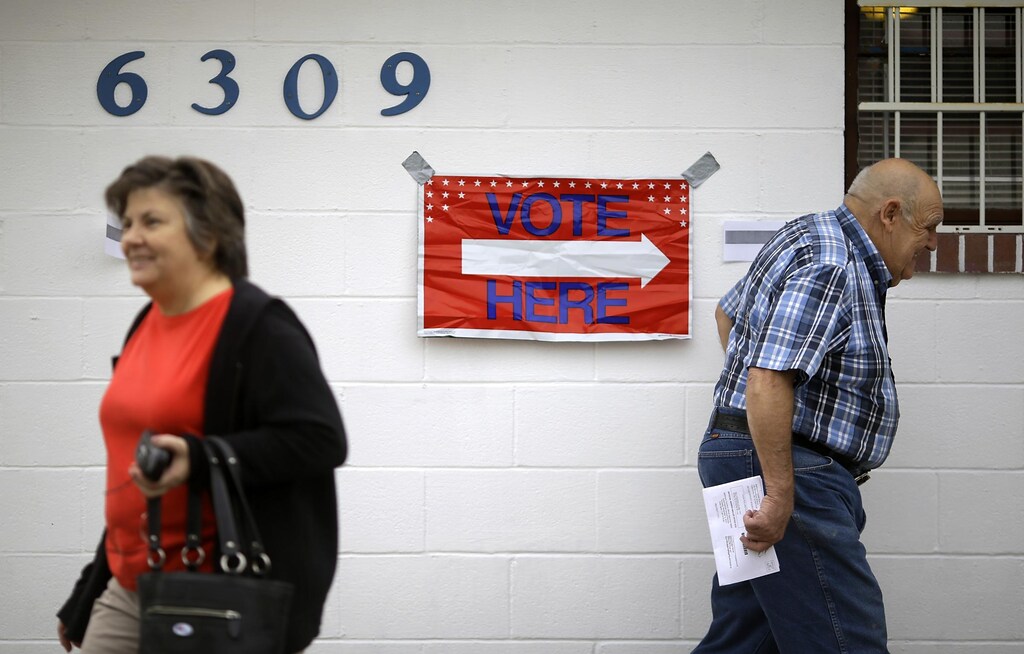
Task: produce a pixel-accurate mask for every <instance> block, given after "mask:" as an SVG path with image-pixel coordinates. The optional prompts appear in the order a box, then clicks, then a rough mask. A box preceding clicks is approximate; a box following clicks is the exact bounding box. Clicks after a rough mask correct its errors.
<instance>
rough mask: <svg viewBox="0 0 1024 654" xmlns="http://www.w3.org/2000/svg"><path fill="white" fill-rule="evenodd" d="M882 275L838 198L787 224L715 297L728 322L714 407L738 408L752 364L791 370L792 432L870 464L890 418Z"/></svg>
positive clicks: (882, 449) (891, 386)
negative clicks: (794, 382) (834, 206)
mask: <svg viewBox="0 0 1024 654" xmlns="http://www.w3.org/2000/svg"><path fill="white" fill-rule="evenodd" d="M891 279H892V276H891V274H890V273H889V270H888V269H887V268H886V267H885V263H884V262H883V261H882V256H881V254H879V252H878V249H877V248H875V246H874V244H873V243H872V242H871V240H870V239H869V238H868V236H867V234H866V233H865V232H864V229H863V228H862V227H861V226H860V223H858V222H857V219H856V218H854V217H853V215H852V214H851V213H850V211H849V209H847V208H846V206H845V205H841V206H840V207H839V208H838V209H836V210H835V211H826V212H823V213H819V214H811V215H807V216H803V217H801V218H797V219H796V220H793V221H791V222H789V223H787V224H786V225H785V226H784V227H783V228H782V229H780V230H779V232H778V233H777V234H776V235H775V236H774V237H773V238H772V240H771V241H769V242H768V243H767V244H766V245H765V246H764V247H763V248H762V249H761V252H760V253H759V254H758V255H757V257H756V258H755V259H754V261H753V263H752V264H751V266H750V269H749V270H748V271H747V274H746V275H744V276H743V278H741V279H740V281H739V282H737V284H736V285H735V286H734V287H733V288H732V289H731V290H730V291H729V292H728V293H727V294H726V295H725V297H723V298H722V300H721V302H720V303H719V304H720V306H721V307H722V309H723V311H725V313H726V315H728V316H729V317H730V318H731V319H732V320H733V322H734V325H733V330H732V332H731V334H730V335H729V345H728V348H727V349H726V360H725V368H724V369H723V371H722V375H721V377H720V378H719V381H718V385H717V386H716V387H715V406H719V407H732V408H735V409H744V410H745V409H746V403H747V401H746V386H747V369H748V368H750V367H752V366H753V367H757V368H767V369H769V370H779V371H786V370H796V371H797V385H796V388H795V406H794V415H793V431H794V432H796V433H799V434H802V435H803V436H805V437H807V438H808V439H810V440H812V441H816V442H820V443H824V444H825V445H827V446H828V447H829V448H830V449H832V450H834V451H836V452H838V453H840V454H842V455H844V456H846V457H847V458H849V459H851V460H853V461H856V462H858V463H861V464H863V465H865V466H867V467H869V468H875V467H877V466H879V465H880V464H881V463H882V462H883V461H884V460H885V458H886V456H888V454H889V449H890V447H891V446H892V440H893V437H894V436H895V433H896V425H897V423H898V421H899V403H898V400H897V397H896V385H895V382H894V381H893V377H892V370H891V367H890V362H889V352H888V348H887V345H886V331H885V315H884V306H885V291H886V289H887V288H888V285H889V281H890V280H891Z"/></svg>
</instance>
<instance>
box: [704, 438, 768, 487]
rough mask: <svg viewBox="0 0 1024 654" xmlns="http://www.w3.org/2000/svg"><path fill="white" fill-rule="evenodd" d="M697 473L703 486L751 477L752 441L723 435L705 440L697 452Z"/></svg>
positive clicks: (752, 474)
mask: <svg viewBox="0 0 1024 654" xmlns="http://www.w3.org/2000/svg"><path fill="white" fill-rule="evenodd" d="M697 474H698V475H699V476H700V483H701V484H703V485H704V487H705V488H707V487H709V486H717V485H719V484H725V483H728V482H730V481H736V480H737V479H746V478H747V477H753V476H754V445H753V443H752V442H751V441H750V440H749V439H733V438H725V437H722V438H712V439H707V440H705V441H704V442H703V443H701V446H700V452H699V453H698V454H697Z"/></svg>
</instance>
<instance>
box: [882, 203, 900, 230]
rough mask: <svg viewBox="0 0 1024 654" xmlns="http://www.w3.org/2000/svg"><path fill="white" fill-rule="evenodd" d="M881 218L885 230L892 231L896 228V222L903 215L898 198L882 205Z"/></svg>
mask: <svg viewBox="0 0 1024 654" xmlns="http://www.w3.org/2000/svg"><path fill="white" fill-rule="evenodd" d="M878 215H879V218H881V220H882V225H883V226H885V228H886V229H887V230H888V229H892V228H893V227H895V226H896V221H897V220H900V219H901V217H902V215H903V208H902V207H901V206H900V201H899V199H898V198H889V199H888V200H886V201H885V202H883V203H882V206H881V208H880V209H879V210H878Z"/></svg>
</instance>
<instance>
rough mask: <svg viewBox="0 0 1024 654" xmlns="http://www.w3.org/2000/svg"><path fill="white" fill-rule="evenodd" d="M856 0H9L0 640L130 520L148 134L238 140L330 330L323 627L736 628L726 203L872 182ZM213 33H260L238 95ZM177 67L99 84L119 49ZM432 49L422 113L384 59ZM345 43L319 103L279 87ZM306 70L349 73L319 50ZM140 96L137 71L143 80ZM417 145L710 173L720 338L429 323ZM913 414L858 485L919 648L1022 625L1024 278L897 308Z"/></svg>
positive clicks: (445, 166) (906, 641)
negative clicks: (333, 478) (854, 136)
mask: <svg viewBox="0 0 1024 654" xmlns="http://www.w3.org/2000/svg"><path fill="white" fill-rule="evenodd" d="M843 22H844V15H843V9H842V3H839V2H829V3H826V2H821V1H820V0H772V1H769V0H722V1H720V2H703V3H696V2H692V3H679V2H676V1H674V0H651V1H650V2H643V3H623V2H613V1H612V0H592V1H588V2H583V1H581V0H556V1H554V2H552V1H551V0H520V1H518V2H514V3H513V2H502V3H480V2H475V1H474V0H445V1H444V2H440V3H433V4H430V3H416V2H412V1H411V0H385V1H382V2H374V3H372V5H370V4H368V3H362V2H357V1H356V0H299V1H297V2H290V3H281V2H277V1H276V0H221V1H218V2H216V3H209V2H200V1H198V0H188V1H183V2H173V3H167V2H163V3H161V2H156V1H155V0H144V1H141V2H140V1H138V0H133V1H129V0H111V1H105V2H74V1H73V0H53V1H51V2H34V1H32V0H5V1H4V2H3V3H2V5H0V494H2V496H3V498H4V500H3V503H2V507H3V509H2V514H0V519H2V524H3V525H4V529H3V530H2V533H0V587H2V588H4V590H5V592H4V593H3V596H2V598H0V654H8V653H11V654H15V653H17V654H23V653H27V654H35V653H36V652H44V651H45V652H50V651H54V649H55V648H56V644H55V643H54V642H53V641H54V626H55V625H54V623H55V620H54V612H55V611H56V609H57V607H58V606H59V605H60V604H61V603H62V602H63V600H64V598H65V596H66V594H67V592H68V591H69V589H70V587H71V584H72V583H73V581H74V579H75V577H76V575H77V571H78V570H79V568H80V567H81V565H82V564H84V562H85V561H86V560H87V559H88V557H89V555H90V554H91V552H92V550H93V549H94V547H95V544H96V541H97V539H98V536H99V533H100V530H101V529H102V521H103V492H104V486H105V476H104V471H103V463H104V458H105V456H104V451H103V446H102V442H101V435H100V431H99V427H98V424H97V417H96V416H97V409H98V402H99V398H100V397H101V395H102V393H103V391H104V388H105V385H106V381H107V380H108V379H109V376H110V356H111V355H112V354H114V353H116V352H117V350H118V349H119V347H120V343H121V340H122V338H123V334H124V331H125V329H126V328H127V326H128V324H129V322H130V320H131V318H132V317H133V316H134V314H135V313H136V311H137V310H138V308H139V307H140V306H141V305H142V303H143V300H144V297H143V296H142V294H141V293H140V292H139V291H138V290H137V289H135V288H133V287H132V286H131V285H130V284H129V283H128V280H127V276H126V275H125V274H124V267H123V263H122V262H120V261H118V260H116V259H113V258H110V257H107V256H105V255H104V254H103V252H102V243H103V233H104V225H105V219H104V216H105V213H106V210H105V208H104V206H103V204H102V191H103V188H104V187H105V186H106V184H107V183H109V182H110V181H111V180H112V179H113V178H114V177H115V176H116V175H117V173H118V172H119V171H120V170H121V168H123V167H124V166H125V165H126V164H127V163H129V162H131V161H134V160H135V159H137V158H139V157H141V156H143V155H145V154H150V153H164V154H181V153H194V154H199V155H201V156H205V157H207V158H210V159H211V160H213V161H215V162H217V163H218V164H220V165H222V166H223V167H224V168H225V169H226V170H227V171H228V172H229V173H230V174H231V175H232V177H233V178H234V179H235V181H236V183H237V185H238V187H239V190H240V192H241V194H242V196H243V199H244V200H245V202H246V205H247V208H248V217H249V229H248V241H249V252H250V267H251V271H252V277H253V279H254V280H255V281H256V282H257V283H260V284H262V285H263V286H264V287H266V288H267V289H268V290H270V291H271V292H274V293H276V294H280V295H282V296H284V297H286V298H287V299H288V300H289V302H290V303H291V305H292V306H293V307H294V308H295V310H296V311H297V312H298V313H299V315H300V316H301V318H302V319H303V320H304V321H305V322H306V324H307V325H308V326H309V328H310V330H311V332H312V333H313V336H314V338H315V339H316V341H317V345H318V348H319V351H320V355H321V360H322V362H323V366H324V370H325V371H326V373H327V376H328V378H329V380H330V382H331V383H332V386H333V388H334V389H335V392H336V394H337V396H338V398H339V402H340V404H341V406H342V410H343V413H344V416H345V420H346V425H347V427H348V430H349V433H350V439H351V457H350V460H349V465H348V466H347V467H345V468H343V469H341V470H339V471H338V473H337V478H338V483H339V496H340V504H339V514H340V519H341V524H342V527H341V544H340V551H339V569H338V576H337V579H336V583H335V586H334V588H333V589H332V592H331V595H330V597H329V599H328V605H327V610H326V612H325V616H324V623H323V628H322V633H321V638H320V639H319V640H318V642H317V643H316V644H314V645H313V646H312V647H311V648H310V650H309V651H310V652H312V653H313V654H328V653H333V654H668V653H669V652H673V653H675V652H682V651H688V650H689V649H690V647H692V646H693V645H694V644H695V643H696V642H697V641H698V640H699V639H700V637H701V636H702V634H703V633H704V630H705V629H706V627H707V624H708V621H709V620H710V608H709V606H708V589H709V584H710V579H711V575H712V573H713V568H714V564H713V560H712V558H711V556H710V554H709V552H708V549H709V540H708V536H707V533H706V525H704V524H703V516H702V505H701V499H700V490H699V489H700V483H699V480H698V479H697V474H696V470H695V462H696V451H697V446H698V444H699V442H700V439H701V436H702V434H703V431H704V428H705V425H706V422H707V414H708V407H709V405H710V400H711V393H712V388H713V385H714V382H715V380H716V378H717V375H718V368H719V365H720V363H721V352H720V349H719V347H718V343H717V335H716V333H715V325H714V318H713V311H714V306H715V302H716V300H717V298H718V297H719V296H720V295H721V294H722V293H724V292H725V291H726V290H727V289H728V288H729V287H730V286H731V285H732V283H733V282H734V281H735V280H736V279H737V278H738V277H739V275H741V274H742V272H743V271H744V269H745V265H744V264H738V263H728V264H727V263H722V262H721V261H720V259H721V248H722V236H721V230H720V227H719V225H720V223H721V221H723V220H726V219H758V218H766V219H787V218H792V217H793V216H795V215H798V214H800V213H805V212H810V211H817V210H821V209H828V208H832V207H834V206H836V205H837V204H838V203H839V200H840V198H841V194H842V190H843V93H844V89H843V66H844V57H843V40H844V32H843ZM214 48H226V49H228V50H230V51H231V52H232V53H233V54H234V55H235V56H236V58H237V60H238V66H237V67H236V69H235V71H234V72H233V73H232V77H233V78H234V79H235V80H236V81H238V83H239V86H240V89H241V93H240V98H239V103H238V104H237V106H236V107H234V108H233V109H232V110H231V111H230V112H228V113H227V114H224V115H222V116H219V117H208V116H202V115H200V114H198V113H197V112H194V111H192V110H191V109H190V105H191V103H192V102H198V103H200V104H205V105H207V106H211V105H215V104H217V103H218V102H219V101H220V98H221V92H220V90H219V89H217V88H216V87H214V86H212V85H210V84H208V83H207V82H206V80H208V79H209V78H210V77H212V76H213V75H214V74H216V73H217V71H218V64H217V63H216V62H206V63H201V62H200V61H199V58H200V57H201V56H202V55H203V54H204V53H206V52H207V51H209V50H211V49H214ZM137 49H138V50H144V51H145V52H146V57H145V58H144V59H141V60H138V61H136V62H133V63H132V64H131V65H130V66H129V67H128V69H129V70H132V71H134V72H138V73H140V74H141V75H143V77H144V78H145V79H146V82H147V84H148V85H149V99H148V101H147V103H146V106H145V107H144V109H143V110H142V111H140V112H139V113H137V114H135V115H134V116H131V117H129V118H115V117H113V116H110V115H108V114H107V113H106V112H104V111H103V110H102V109H101V108H100V106H99V105H98V103H97V101H96V95H95V85H96V78H97V76H98V74H99V71H100V70H101V69H102V68H103V67H104V66H105V65H106V64H107V63H108V62H109V61H110V60H111V59H113V58H114V57H116V56H118V55H120V54H122V53H125V52H128V51H131V50H137ZM403 50H408V51H413V52H417V53H418V54H420V55H421V56H423V57H424V59H425V60H426V61H427V62H428V64H429V66H430V68H431V72H432V86H431V88H430V92H429V94H428V97H427V99H426V100H425V101H424V102H423V103H422V104H421V105H420V106H419V107H417V108H416V109H414V110H413V111H411V112H409V113H406V114H403V115H402V116H399V117H394V118H384V117H382V116H381V115H380V110H381V108H384V107H388V106H391V105H393V104H396V102H397V100H396V99H395V98H394V97H393V96H391V95H389V94H388V93H386V92H385V91H384V90H383V88H382V87H381V85H380V83H379V80H378V75H379V71H380V67H381V65H382V64H383V62H384V60H385V59H386V58H387V57H388V56H390V55H391V54H394V53H395V52H400V51H403ZM311 52H316V53H320V54H323V55H325V56H327V57H328V58H330V60H331V61H332V62H333V64H334V66H335V69H336V70H337V73H338V76H339V80H340V87H339V93H338V97H337V99H336V100H335V103H334V105H333V106H332V107H331V109H330V110H328V111H327V112H326V113H325V114H324V115H322V116H321V117H320V118H318V119H317V120H315V121H311V122H307V121H302V120H299V119H297V118H295V117H293V116H292V115H291V114H289V113H288V111H287V110H286V108H285V106H284V103H283V101H282V98H281V86H282V82H283V79H284V76H285V74H286V73H287V71H288V69H289V68H290V67H291V66H292V65H293V64H294V63H295V62H296V61H297V60H298V59H299V58H301V57H303V56H305V55H306V54H308V53H311ZM300 79H301V85H300V86H301V88H300V96H301V100H302V102H303V106H305V107H307V108H309V107H314V106H317V105H318V104H319V102H320V97H321V92H320V91H319V86H318V84H319V80H318V77H317V73H316V71H315V66H307V67H306V68H303V73H302V75H301V76H300ZM118 97H119V98H123V97H124V92H123V91H121V94H120V95H119V96H118ZM413 150H418V151H420V152H421V153H422V154H423V155H424V156H425V157H426V159H427V160H428V161H430V162H431V163H432V164H433V165H434V166H435V167H436V168H438V169H439V170H441V171H450V172H466V173H476V172H479V173H491V172H495V173H509V174H530V173H535V174H582V175H594V176H598V175H608V176H630V175H678V174H679V173H680V172H682V171H683V170H684V169H685V168H686V167H687V166H688V165H689V164H690V163H691V162H692V161H693V160H695V159H696V158H697V157H698V156H700V155H701V154H702V153H704V152H705V151H708V150H710V151H712V152H713V153H714V154H715V155H716V157H717V158H718V160H719V161H720V162H721V164H722V170H721V171H720V172H719V173H718V174H716V175H715V176H714V177H713V178H711V180H710V181H709V182H708V183H707V184H705V185H704V186H702V187H701V188H700V189H698V190H697V191H696V192H695V194H694V197H693V214H694V216H693V221H694V232H693V240H692V245H693V279H692V285H693V303H692V322H693V338H692V339H691V340H689V341H685V342H649V343H634V344H627V343H600V344H550V343H528V342H507V341H504V342H494V341H472V340H463V339H434V340H429V341H425V340H422V339H418V338H417V337H416V336H415V326H416V280H417V272H416V247H417V246H416V243H417V226H416V218H415V216H416V205H415V202H416V187H415V185H414V184H413V183H412V182H411V180H410V179H409V177H408V175H407V174H406V173H405V171H404V170H403V169H402V167H401V165H400V164H401V161H402V160H403V159H404V158H405V157H406V156H407V155H408V154H409V153H410V152H411V151H413ZM888 315H889V318H890V328H889V332H890V334H891V338H892V348H891V349H892V355H893V360H894V367H895V372H896V377H897V380H898V382H899V384H900V395H901V399H902V407H903V421H902V426H901V430H900V434H899V437H898V439H897V443H896V447H895V449H894V450H893V453H892V456H891V457H890V460H889V461H888V462H887V465H886V466H885V468H883V469H882V470H880V471H878V472H877V473H876V474H875V475H874V478H873V480H872V481H871V483H869V484H868V485H867V486H864V487H863V491H864V497H865V505H866V508H867V511H868V516H869V517H868V525H867V529H866V531H865V535H864V541H865V544H866V545H867V547H868V549H869V552H870V553H871V557H872V562H873V565H874V568H875V571H876V574H877V576H878V578H879V580H880V582H881V584H882V586H883V590H884V592H885V595H886V602H887V610H888V616H889V629H890V635H891V638H892V643H891V645H890V649H891V651H893V652H894V653H897V652H898V653H903V654H925V653H926V652H927V653H928V654H954V653H956V654H1009V653H1010V652H1019V651H1020V650H1021V649H1022V648H1024V627H1022V624H1021V621H1020V607H1021V606H1022V605H1024V594H1022V593H1024V591H1022V590H1021V589H1022V588H1024V578H1022V576H1024V568H1022V567H1021V564H1020V561H1021V557H1022V556H1024V546H1022V545H1021V542H1022V541H1024V528H1022V527H1021V525H1022V524H1024V520H1022V518H1024V512H1022V509H1021V508H1020V507H1021V506H1024V364H1022V361H1024V339H1022V338H1021V337H1020V327H1021V325H1022V324H1024V284H1022V283H1021V278H1020V276H1016V275H1007V276H978V275H954V276H948V275H933V276H922V277H920V278H919V279H915V280H913V281H911V282H908V283H904V284H902V285H901V286H900V287H899V288H897V289H895V290H894V291H893V293H892V294H891V298H890V301H889V305H888Z"/></svg>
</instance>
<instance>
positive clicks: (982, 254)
mask: <svg viewBox="0 0 1024 654" xmlns="http://www.w3.org/2000/svg"><path fill="white" fill-rule="evenodd" d="M964 272H969V273H982V272H988V234H964Z"/></svg>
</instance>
